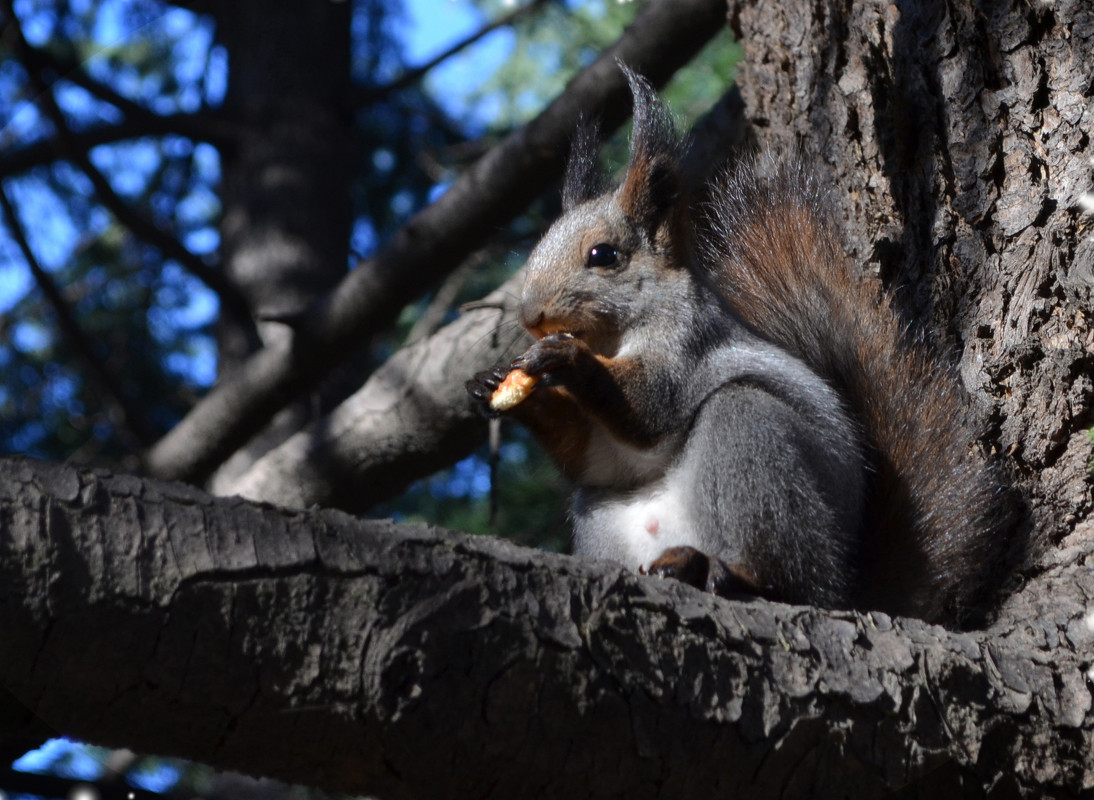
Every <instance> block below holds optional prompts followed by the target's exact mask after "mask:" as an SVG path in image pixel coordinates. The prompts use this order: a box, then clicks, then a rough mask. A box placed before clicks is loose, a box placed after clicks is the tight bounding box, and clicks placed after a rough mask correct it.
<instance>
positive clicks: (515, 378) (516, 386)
mask: <svg viewBox="0 0 1094 800" xmlns="http://www.w3.org/2000/svg"><path fill="white" fill-rule="evenodd" d="M538 381H539V377H538V376H535V375H529V374H528V373H527V372H525V371H524V370H522V369H515V370H513V371H512V372H510V373H509V374H508V375H506V376H505V380H503V381H502V382H501V383H500V384H498V388H497V389H495V390H494V393H493V394H492V395H490V408H492V409H493V410H494V411H508V410H509V409H511V408H512V407H513V406H516V405H520V403H522V402H523V401H524V399H525V398H526V397H528V395H530V394H531V393H532V389H533V388H534V387H535V385H536V383H537V382H538Z"/></svg>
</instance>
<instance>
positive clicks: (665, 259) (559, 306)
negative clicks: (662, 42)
mask: <svg viewBox="0 0 1094 800" xmlns="http://www.w3.org/2000/svg"><path fill="white" fill-rule="evenodd" d="M620 68H621V69H622V70H623V72H624V74H625V75H626V76H627V81H628V82H629V83H630V87H631V92H632V94H633V96H634V126H633V132H632V134H631V157H630V163H629V165H628V168H627V174H626V176H625V177H624V179H623V182H622V183H621V184H620V185H619V186H618V188H616V189H614V190H609V191H605V186H606V183H607V181H606V180H605V179H604V177H603V173H602V172H601V170H600V167H599V163H598V161H597V152H598V150H599V138H598V136H597V132H596V128H595V126H592V125H581V126H579V128H578V133H577V136H576V137H575V139H574V142H573V145H572V147H571V152H570V161H569V166H568V167H567V170H566V180H565V184H564V188H563V193H562V209H563V215H562V217H560V218H559V220H558V221H557V222H556V223H555V224H554V225H553V226H552V227H551V229H550V230H549V231H548V232H547V233H546V235H545V236H544V237H543V239H542V240H541V241H540V242H539V244H538V245H536V248H535V249H534V250H533V251H532V254H531V256H530V258H529V260H528V272H527V277H526V279H525V283H524V292H523V296H522V298H521V309H520V321H521V324H522V325H524V327H526V328H527V329H528V330H529V331H531V332H532V334H533V335H535V336H536V337H542V336H546V335H548V334H551V333H558V332H567V333H571V334H573V335H574V336H577V337H578V338H581V339H584V340H585V341H586V342H587V343H588V344H589V345H590V347H592V348H593V349H594V350H595V351H597V352H601V353H605V354H607V353H610V352H612V351H614V350H615V349H616V346H617V345H618V339H619V336H620V334H621V333H622V332H623V331H625V330H629V329H631V328H633V327H634V326H635V325H636V324H637V323H639V322H640V320H641V319H642V317H643V316H644V315H645V314H646V313H647V312H648V311H650V310H654V309H657V310H664V307H665V305H666V304H669V303H671V302H672V297H673V295H674V293H675V292H676V291H679V287H680V286H681V285H682V284H683V283H684V282H686V281H687V280H688V276H687V274H686V273H688V269H687V267H688V264H689V259H690V257H691V256H690V249H691V248H690V241H689V239H690V227H689V222H688V209H687V200H686V198H685V197H684V192H683V189H682V186H681V181H680V166H679V162H680V152H681V142H680V138H679V136H677V134H676V130H675V126H674V125H673V121H672V116H671V115H670V114H669V112H668V111H667V110H666V109H665V107H664V106H663V105H662V103H661V101H660V99H659V98H658V97H657V93H656V92H655V91H654V89H653V87H652V86H651V85H650V84H649V82H648V81H646V80H645V79H644V78H642V77H641V76H639V75H637V74H636V73H634V72H632V71H631V70H629V69H628V68H627V67H625V66H623V65H622V64H620Z"/></svg>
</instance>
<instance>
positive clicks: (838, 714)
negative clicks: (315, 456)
mask: <svg viewBox="0 0 1094 800" xmlns="http://www.w3.org/2000/svg"><path fill="white" fill-rule="evenodd" d="M731 11H732V20H733V24H734V26H735V28H736V29H737V31H738V33H739V34H740V36H741V38H742V40H743V41H744V43H745V45H746V53H747V64H746V65H744V66H743V67H742V71H741V80H740V82H741V87H742V92H743V94H744V97H745V100H746V104H747V108H748V113H749V116H750V118H751V119H752V121H753V124H754V126H755V128H756V130H757V133H758V137H759V138H760V139H761V140H762V141H766V142H767V143H769V144H771V145H773V146H780V145H781V146H794V147H800V148H802V149H803V150H804V152H805V153H806V154H807V156H808V157H809V158H810V159H811V160H812V161H813V162H814V163H815V164H816V168H817V169H819V170H821V171H822V172H824V173H826V174H827V175H828V176H829V177H830V178H831V183H832V185H833V186H834V187H836V189H835V191H836V200H837V202H838V203H839V204H840V205H841V207H842V208H843V210H844V212H845V216H846V219H847V223H848V243H849V247H850V248H851V250H852V252H853V253H855V255H856V256H857V257H858V258H859V260H860V262H861V263H863V264H864V266H865V268H867V269H871V270H874V271H877V272H878V273H879V274H880V275H881V277H882V278H883V279H884V280H885V281H886V282H888V283H890V284H891V285H893V286H895V287H898V289H899V291H898V294H897V302H898V308H899V310H900V312H901V313H902V314H904V315H905V316H906V317H907V319H908V320H909V322H910V323H911V324H913V325H914V326H916V327H917V328H920V329H922V330H924V331H930V335H931V336H932V337H934V338H937V339H938V340H939V341H940V342H941V343H942V344H944V345H946V346H948V347H950V348H951V349H952V350H953V352H954V353H955V354H956V356H957V358H958V359H959V362H960V365H961V374H962V376H963V378H964V380H965V382H966V385H967V386H968V387H969V389H970V393H971V394H972V395H973V397H974V399H975V400H976V402H977V403H978V404H979V406H980V408H981V413H982V416H983V419H984V421H985V423H986V427H985V437H984V441H985V443H986V444H988V445H994V447H995V448H996V449H997V450H998V451H999V452H1000V454H1001V455H1002V457H1003V458H1004V459H1005V462H1006V463H1007V464H1008V465H1009V466H1010V467H1011V468H1012V470H1013V471H1014V473H1015V476H1016V479H1017V481H1018V484H1019V486H1020V487H1021V488H1022V489H1023V490H1024V492H1025V493H1026V495H1027V497H1028V508H1029V524H1030V528H1031V530H1032V531H1033V532H1034V534H1035V538H1036V540H1037V541H1038V543H1039V544H1040V545H1041V550H1040V552H1039V554H1038V560H1037V563H1036V565H1035V566H1034V567H1032V568H1031V569H1030V570H1029V571H1028V572H1027V574H1026V575H1025V576H1024V577H1023V580H1024V581H1025V585H1024V586H1022V587H1021V588H1020V590H1019V591H1017V592H1015V593H1014V594H1013V595H1012V597H1011V598H1010V600H1009V601H1008V602H1007V603H1006V604H1005V605H1004V607H1003V608H1002V609H1001V611H1000V613H999V616H998V620H997V622H996V623H995V624H994V625H993V626H992V627H991V628H990V629H988V630H985V631H980V632H972V633H962V634H957V633H952V632H948V631H945V630H942V629H940V628H937V627H932V626H928V625H925V624H923V623H920V622H918V621H915V620H894V619H890V618H888V617H886V616H884V615H879V614H871V613H861V614H860V613H830V612H822V611H818V610H816V609H809V608H799V607H789V606H783V605H778V604H773V603H766V602H760V601H754V602H728V601H724V600H720V599H717V598H712V597H709V596H705V595H702V594H699V593H697V592H694V591H692V590H690V589H687V588H686V587H682V586H679V585H677V584H674V583H671V582H659V581H656V580H653V579H648V578H643V577H640V576H636V575H633V574H631V573H630V572H628V571H625V570H621V569H618V568H615V567H611V566H609V565H604V564H596V563H583V562H579V561H576V560H574V559H571V558H567V557H564V556H557V555H549V554H543V553H537V552H534V551H529V550H523V549H520V548H516V547H513V546H511V545H507V544H505V543H502V542H498V541H495V540H491V539H474V538H468V537H464V536H460V535H456V534H447V533H443V532H438V531H433V530H427V529H422V528H413V529H400V528H398V527H396V526H392V525H390V524H388V523H375V522H369V523H366V522H360V521H354V520H352V519H351V518H349V517H346V516H344V515H342V514H339V513H337V512H330V511H327V512H293V511H287V510H282V509H275V508H271V507H263V506H256V505H252V504H249V503H246V502H243V501H240V500H213V499H211V498H209V497H207V496H206V495H203V494H201V493H198V492H196V491H194V490H190V489H185V488H181V487H178V486H173V485H168V484H158V483H154V482H151V481H148V482H142V481H138V480H136V479H133V478H126V477H110V476H106V475H102V474H96V473H92V472H87V471H84V472H77V471H75V470H72V469H69V468H64V467H51V466H45V465H39V464H34V463H32V462H22V461H10V460H8V461H0V642H3V654H2V657H0V683H2V684H3V685H5V686H6V687H8V688H9V690H10V691H11V692H12V693H13V694H14V695H15V696H16V697H17V698H18V699H19V701H21V702H22V703H23V704H24V705H25V706H26V707H27V708H28V709H29V710H30V711H31V712H33V714H34V715H37V717H36V718H37V719H38V720H39V721H41V720H44V721H45V722H46V723H47V724H48V725H51V726H53V727H54V728H56V729H58V730H60V731H62V732H65V733H69V734H71V735H75V736H81V737H85V738H87V739H90V740H93V741H98V742H102V743H105V744H114V745H116V744H127V745H131V746H132V745H136V746H140V747H142V748H145V749H148V750H152V751H158V752H165V753H177V754H181V755H187V756H189V757H191V758H197V759H201V760H207V761H210V762H212V763H215V764H217V765H218V766H222V767H229V768H236V769H241V770H244V771H251V772H261V773H265V774H269V775H276V776H278V777H281V778H284V779H288V780H300V781H306V782H309V783H313V784H318V785H322V786H325V787H328V788H331V789H335V790H344V791H354V792H374V793H377V794H380V795H383V796H389V797H421V796H431V795H438V794H441V795H445V796H476V797H513V796H522V797H523V796H537V795H538V796H571V795H573V796H589V797H592V796H605V797H609V796H628V797H658V796H661V797H667V796H696V795H698V796H704V795H725V796H739V797H768V796H810V795H819V796H854V797H878V796H882V795H888V794H895V795H896V796H898V797H913V796H923V797H927V796H930V797H946V796H978V795H980V796H991V797H1014V796H1027V797H1043V796H1058V797H1069V796H1075V795H1076V794H1078V793H1079V792H1082V791H1090V790H1091V789H1094V767H1092V766H1091V764H1090V762H1089V754H1090V753H1091V752H1094V713H1092V706H1094V700H1092V693H1091V683H1092V682H1094V674H1092V673H1091V664H1094V611H1092V610H1094V577H1092V576H1094V571H1092V570H1091V567H1092V566H1094V564H1092V560H1094V555H1092V554H1094V521H1092V520H1091V519H1090V511H1091V506H1092V502H1094V501H1092V497H1091V489H1092V485H1094V478H1092V476H1091V472H1090V465H1091V461H1092V456H1094V446H1092V444H1091V441H1090V439H1089V437H1088V434H1087V429H1088V428H1090V427H1091V425H1092V424H1094V414H1092V410H1091V407H1092V402H1094V387H1092V384H1091V377H1090V376H1091V372H1092V366H1094V365H1092V360H1094V343H1092V338H1091V337H1092V334H1091V329H1090V326H1089V322H1088V320H1087V317H1086V315H1087V314H1088V313H1089V309H1090V307H1091V300H1092V292H1094V277H1092V272H1091V264H1092V256H1094V242H1092V241H1091V233H1090V217H1089V215H1088V212H1087V210H1086V209H1087V207H1088V206H1089V199H1088V193H1089V192H1090V189H1091V185H1092V183H1094V180H1092V169H1091V167H1092V164H1091V157H1092V155H1094V153H1092V150H1094V145H1092V143H1091V141H1090V137H1089V133H1088V131H1089V129H1090V125H1091V121H1092V120H1094V77H1092V76H1094V17H1092V11H1091V9H1090V8H1089V4H1088V3H1085V2H1080V0H1070V1H1069V0H1057V2H1055V3H1052V4H1047V3H1046V4H1030V3H1025V2H1022V0H1000V1H998V2H996V1H993V2H990V3H989V2H987V1H986V0H984V2H979V0H954V2H950V3H945V4H944V3H942V2H897V3H883V2H869V3H852V2H851V1H850V0H845V1H844V2H842V3H840V2H833V3H828V4H774V3H763V2H759V0H750V1H749V2H740V3H734V4H732V6H731ZM1084 196H1086V197H1087V199H1085V200H1084ZM1084 203H1085V205H1084ZM1001 580H1005V577H1004V576H1001ZM33 719H35V717H30V716H28V717H25V718H21V717H20V716H19V715H17V714H10V713H4V714H0V734H2V735H3V736H9V735H10V736H18V735H33V733H32V732H30V731H28V730H27V729H26V728H25V724H29V721H31V720H33Z"/></svg>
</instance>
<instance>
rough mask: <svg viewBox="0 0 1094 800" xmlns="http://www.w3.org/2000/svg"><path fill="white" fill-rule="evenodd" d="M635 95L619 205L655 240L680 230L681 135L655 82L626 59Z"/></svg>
mask: <svg viewBox="0 0 1094 800" xmlns="http://www.w3.org/2000/svg"><path fill="white" fill-rule="evenodd" d="M619 67H620V69H622V70H623V74H624V75H626V76H627V82H628V83H629V84H630V87H631V94H632V95H634V126H633V129H632V133H631V162H630V166H629V167H628V169H627V177H626V179H625V180H624V181H623V185H622V186H621V187H620V189H619V193H618V195H617V197H618V200H619V205H620V207H621V208H622V210H623V213H624V214H626V215H627V216H628V217H629V218H630V219H632V220H633V221H634V222H635V224H637V225H638V226H639V227H640V228H642V230H643V231H644V232H645V233H646V234H647V236H648V238H649V240H650V241H651V242H660V241H661V240H662V239H663V238H664V236H665V235H672V234H675V233H676V232H677V226H676V225H675V223H676V222H678V221H679V219H678V218H679V217H681V206H682V204H683V203H684V198H683V191H682V187H681V181H680V166H679V159H680V150H681V144H680V137H679V136H677V134H676V126H675V125H674V124H673V120H672V115H671V114H670V113H669V112H668V110H667V109H666V108H665V106H664V105H663V104H662V103H661V99H660V98H659V97H658V96H657V92H656V91H654V88H653V86H651V85H650V83H649V81H647V80H646V79H645V78H643V77H642V76H641V75H638V74H637V73H635V72H633V71H632V70H630V69H628V68H627V67H626V66H625V65H624V64H622V63H620V65H619Z"/></svg>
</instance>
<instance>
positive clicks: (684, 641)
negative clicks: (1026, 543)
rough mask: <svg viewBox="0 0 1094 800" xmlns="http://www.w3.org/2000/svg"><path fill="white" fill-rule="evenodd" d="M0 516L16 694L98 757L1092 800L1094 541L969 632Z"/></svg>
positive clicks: (273, 526) (448, 540) (473, 784)
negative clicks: (124, 749) (94, 746)
mask: <svg viewBox="0 0 1094 800" xmlns="http://www.w3.org/2000/svg"><path fill="white" fill-rule="evenodd" d="M0 520H2V521H3V525H2V526H0V641H3V642H5V649H4V653H3V656H2V658H0V682H2V683H3V684H4V685H5V686H6V687H8V688H9V690H10V691H12V692H13V693H14V694H15V695H16V696H17V697H19V699H20V700H21V701H22V702H23V703H24V704H25V705H26V706H27V707H28V708H30V709H32V710H33V711H34V712H35V713H36V714H37V715H38V716H39V717H41V718H42V719H43V720H45V721H47V722H48V723H49V724H50V725H52V726H54V727H56V728H57V729H58V730H59V731H61V732H63V733H65V734H66V735H70V736H75V737H78V738H81V739H85V740H88V741H92V742H97V743H101V744H105V745H108V746H129V747H136V748H139V749H141V750H144V751H148V752H153V753H160V754H170V755H179V756H183V757H186V758H191V759H196V760H200V761H206V762H209V763H211V764H214V765H216V766H218V767H220V768H228V769H239V770H242V771H244V772H249V773H257V774H265V775H270V776H273V777H278V778H281V779H284V780H289V781H305V782H308V783H312V784H319V785H321V786H322V787H324V788H327V789H331V790H335V791H345V792H352V793H357V794H361V793H375V794H377V795H379V796H382V797H392V798H403V797H406V798H409V797H423V796H440V795H444V796H447V797H459V796H475V797H517V796H521V797H524V796H532V795H539V796H555V797H562V796H581V797H618V796H627V797H639V798H640V797H655V796H656V797H663V796H666V795H672V796H697V795H699V794H704V795H709V794H718V795H720V796H734V797H771V796H783V797H786V796H810V795H816V794H825V795H828V796H854V797H859V798H870V797H879V796H882V795H883V794H886V793H888V792H891V791H893V790H895V789H898V788H900V787H909V786H911V787H915V786H919V787H920V788H922V787H924V786H926V787H928V788H929V787H930V786H931V785H932V784H931V781H932V779H933V778H932V776H938V775H940V774H941V775H945V776H946V778H947V780H949V781H952V784H951V785H950V788H949V791H948V792H945V793H943V794H940V795H935V796H943V795H948V796H955V790H961V789H965V790H968V789H971V788H979V789H981V790H982V789H983V788H985V787H987V786H989V785H991V784H992V782H993V781H994V782H996V784H998V782H999V781H1000V780H1002V781H1003V782H1004V783H1006V784H1008V785H1010V787H1011V789H1012V790H1014V791H1015V792H1017V793H1027V794H1034V793H1042V794H1041V796H1043V794H1067V793H1076V792H1079V791H1081V790H1084V789H1089V788H1091V787H1092V786H1094V765H1091V763H1090V762H1089V761H1088V759H1087V753H1088V752H1089V749H1090V745H1091V743H1092V742H1094V714H1092V713H1091V695H1090V692H1089V690H1088V688H1087V686H1086V677H1085V673H1086V670H1087V668H1088V665H1089V664H1090V663H1091V661H1092V660H1094V632H1092V630H1091V625H1090V624H1089V623H1088V620H1089V616H1088V612H1087V606H1088V604H1089V603H1090V602H1091V598H1092V597H1094V583H1092V581H1091V579H1090V575H1091V572H1090V567H1091V559H1090V556H1089V553H1090V551H1091V545H1092V543H1094V541H1092V540H1094V526H1089V525H1088V526H1086V528H1085V530H1084V531H1076V536H1077V537H1080V538H1081V539H1082V542H1083V544H1082V546H1081V547H1078V548H1076V550H1077V551H1078V552H1073V553H1072V555H1071V557H1070V558H1068V559H1063V560H1062V563H1061V564H1060V565H1059V566H1057V567H1056V568H1054V569H1052V570H1050V571H1049V572H1048V573H1046V575H1045V576H1043V577H1042V578H1041V579H1040V580H1039V582H1038V583H1037V584H1035V585H1031V586H1029V587H1027V588H1026V590H1025V591H1024V592H1023V593H1022V594H1021V595H1019V596H1018V598H1019V599H1018V600H1017V601H1016V602H1014V603H1012V604H1011V606H1010V607H1009V608H1008V610H1007V612H1006V613H1005V614H1004V615H1003V616H1002V617H1001V619H1000V621H999V623H998V624H997V625H996V626H995V627H994V628H993V629H992V630H991V631H987V632H980V633H953V632H949V631H946V630H943V629H941V628H938V627H934V626H929V625H926V624H924V623H922V622H919V621H916V620H897V619H890V618H889V617H887V616H885V615H883V614H877V613H867V614H860V613H852V612H825V611H820V610H817V609H812V608H805V607H792V606H785V605H780V604H776V603H769V602H764V601H756V600H752V601H748V600H745V601H735V602H734V601H726V600H722V599H720V598H716V597H713V596H710V595H704V594H701V593H698V592H696V591H694V590H692V589H690V588H688V587H685V586H683V585H681V584H677V583H675V582H671V581H661V580H659V579H654V578H646V577H642V576H638V575H635V574H634V573H631V572H629V571H627V570H622V569H620V568H618V567H615V566H612V565H609V564H602V563H596V562H582V561H579V560H576V559H573V558H569V557H566V556H560V555H553V554H549V553H541V552H537V551H533V550H527V549H524V548H519V547H516V546H513V545H510V544H507V543H505V542H503V541H499V540H496V539H492V538H489V537H469V536H463V535H459V534H453V533H446V532H443V531H438V530H434V529H429V528H425V527H416V526H396V525H392V524H391V523H389V522H368V521H360V520H355V519H352V518H350V517H347V516H345V515H343V514H340V513H337V512H292V511H285V510H279V509H275V508H272V507H268V506H259V505H252V504H249V503H245V502H241V501H239V500H223V499H213V498H211V497H209V496H207V495H204V494H203V493H201V492H198V491H196V490H192V489H189V488H186V487H183V486H180V485H172V484H165V483H158V482H155V481H151V480H138V479H136V478H132V477H128V476H112V475H109V474H106V473H104V472H101V471H98V472H92V471H80V470H76V469H73V468H70V467H62V466H54V465H47V464H42V463H37V462H33V461H28V460H19V459H5V460H0ZM1046 637H1047V638H1046ZM167 720H169V721H170V722H169V723H168V724H165V721H167ZM2 733H11V731H3V732H2ZM1000 776H1002V777H1000Z"/></svg>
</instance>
